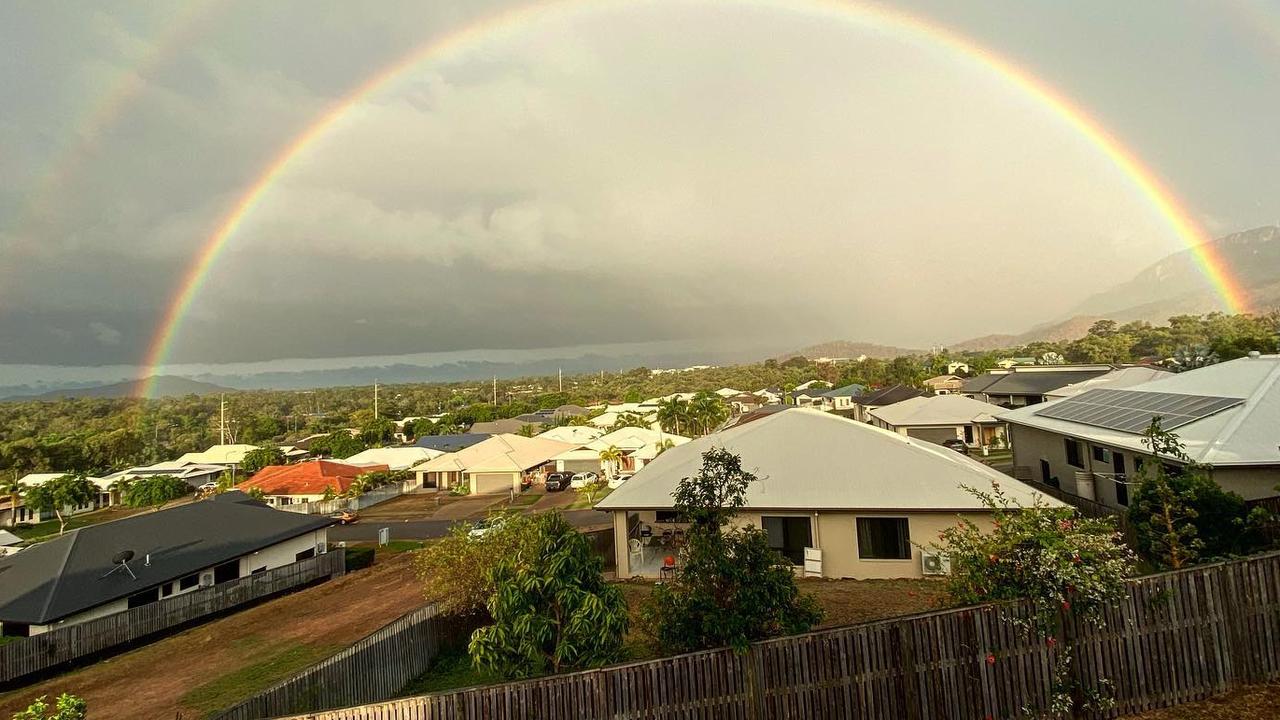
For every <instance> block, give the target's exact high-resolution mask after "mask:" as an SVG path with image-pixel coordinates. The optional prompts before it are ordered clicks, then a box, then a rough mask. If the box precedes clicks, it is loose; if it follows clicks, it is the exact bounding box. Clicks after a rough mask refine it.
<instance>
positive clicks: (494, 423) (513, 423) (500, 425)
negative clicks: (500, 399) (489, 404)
mask: <svg viewBox="0 0 1280 720" xmlns="http://www.w3.org/2000/svg"><path fill="white" fill-rule="evenodd" d="M545 422H547V419H546V418H544V417H535V419H533V420H527V419H525V418H522V417H514V418H503V419H502V420H488V421H486V422H478V423H476V424H474V425H472V426H471V427H470V428H469V429H468V430H467V433H468V434H471V435H476V434H482V435H501V434H503V433H518V432H520V430H521V429H522V428H524V426H525V425H540V424H542V423H545Z"/></svg>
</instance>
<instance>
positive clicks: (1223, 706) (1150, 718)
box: [1124, 683, 1280, 720]
mask: <svg viewBox="0 0 1280 720" xmlns="http://www.w3.org/2000/svg"><path fill="white" fill-rule="evenodd" d="M1276 717H1280V684H1275V683H1272V684H1269V685H1254V686H1252V687H1247V688H1242V689H1240V690H1236V691H1234V692H1229V693H1227V694H1226V695H1220V696H1218V697H1215V698H1210V699H1208V700H1201V701H1200V702H1194V703H1187V704H1186V705H1179V706H1177V707H1171V708H1165V709H1163V710H1151V711H1149V712H1145V713H1141V714H1139V715H1125V716H1124V718H1125V720H1263V719H1264V718H1266V719H1267V720H1271V719H1272V718H1276Z"/></svg>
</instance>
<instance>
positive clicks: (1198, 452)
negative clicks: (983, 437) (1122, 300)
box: [999, 355, 1280, 465]
mask: <svg viewBox="0 0 1280 720" xmlns="http://www.w3.org/2000/svg"><path fill="white" fill-rule="evenodd" d="M1125 390H1132V391H1146V392H1166V393H1181V394H1185V395H1208V396H1216V397H1229V398H1242V399H1244V403H1243V404H1241V405H1237V406H1236V407H1233V408H1230V409H1228V410H1223V411H1222V412H1219V413H1216V414H1213V415H1210V416H1208V417H1206V418H1202V419H1200V420H1196V421H1194V422H1190V423H1187V424H1186V425H1182V426H1181V427H1179V428H1177V430H1175V431H1174V432H1175V434H1176V435H1177V436H1178V437H1179V438H1180V439H1181V440H1182V442H1183V443H1184V444H1185V445H1186V452H1187V454H1188V455H1189V456H1190V457H1191V459H1192V460H1195V461H1197V462H1201V463H1205V464H1208V465H1280V355H1263V356H1261V357H1246V358H1240V359H1239V360H1231V361H1229V362H1224V363H1219V364H1217V365H1210V366H1208V367H1204V368H1200V369H1198V370H1189V371H1187V372H1183V373H1178V374H1176V375H1170V376H1168V377H1162V378H1160V379H1159V380H1152V381H1150V382H1145V383H1140V384H1137V385H1131V386H1129V387H1127V388H1125ZM1062 401H1063V400H1053V401H1050V402H1048V403H1042V404H1039V405H1031V406H1028V407H1025V408H1019V409H1017V410H1010V411H1006V412H1003V413H1001V414H1000V415H999V417H1000V419H1002V420H1006V421H1008V422H1010V423H1014V424H1017V425H1026V426H1028V427H1034V428H1040V429H1042V430H1048V431H1050V432H1055V433H1058V434H1061V435H1069V436H1072V437H1078V438H1084V439H1086V440H1093V441H1096V442H1098V443H1100V444H1105V445H1111V446H1114V447H1122V448H1129V449H1132V450H1136V451H1138V452H1148V449H1147V448H1146V446H1144V445H1143V444H1142V436H1141V435H1135V434H1131V433H1125V432H1120V431H1118V430H1108V429H1106V428H1100V427H1093V426H1091V425H1083V424H1080V423H1075V422H1071V421H1069V420H1058V419H1055V418H1047V417H1041V416H1039V415H1037V414H1036V413H1037V412H1038V411H1040V410H1043V409H1044V408H1046V407H1050V406H1051V405H1052V404H1053V403H1058V402H1062Z"/></svg>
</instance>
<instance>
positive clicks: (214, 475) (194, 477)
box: [103, 460, 227, 488]
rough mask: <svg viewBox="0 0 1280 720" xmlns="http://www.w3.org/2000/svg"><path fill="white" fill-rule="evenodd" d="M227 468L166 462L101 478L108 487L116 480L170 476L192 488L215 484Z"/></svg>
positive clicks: (142, 466)
mask: <svg viewBox="0 0 1280 720" xmlns="http://www.w3.org/2000/svg"><path fill="white" fill-rule="evenodd" d="M226 471H227V468H226V467H224V466H222V465H205V464H200V463H189V462H180V461H177V460H170V461H166V462H158V463H156V464H155V465H141V466H138V467H131V468H129V469H127V470H120V471H118V472H113V473H111V474H110V475H107V476H106V477H104V478H103V480H105V481H106V482H107V483H108V485H110V484H113V483H115V482H116V481H117V480H136V479H138V478H142V477H151V476H154V475H172V476H173V477H176V478H178V479H179V480H182V481H183V482H185V483H186V484H188V485H190V486H191V487H193V488H198V487H200V486H201V485H204V484H205V483H209V482H217V481H218V478H219V477H221V476H222V473H224V472H226Z"/></svg>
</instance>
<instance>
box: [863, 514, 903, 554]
mask: <svg viewBox="0 0 1280 720" xmlns="http://www.w3.org/2000/svg"><path fill="white" fill-rule="evenodd" d="M857 523H858V557H860V558H862V559H863V560H910V559H911V532H910V529H909V523H908V522H907V519H906V518H863V517H860V518H858V519H857Z"/></svg>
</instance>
